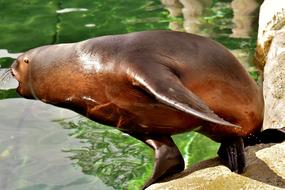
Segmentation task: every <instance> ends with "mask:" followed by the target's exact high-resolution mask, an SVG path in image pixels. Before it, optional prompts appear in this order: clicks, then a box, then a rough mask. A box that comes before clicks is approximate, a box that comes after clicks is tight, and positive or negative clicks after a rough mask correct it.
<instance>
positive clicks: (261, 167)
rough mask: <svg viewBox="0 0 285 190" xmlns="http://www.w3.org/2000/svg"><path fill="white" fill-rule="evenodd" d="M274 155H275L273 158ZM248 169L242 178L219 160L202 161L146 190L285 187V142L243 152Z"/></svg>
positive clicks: (262, 145)
mask: <svg viewBox="0 0 285 190" xmlns="http://www.w3.org/2000/svg"><path fill="white" fill-rule="evenodd" d="M272 155H274V156H272ZM246 157H247V164H248V166H247V168H246V171H245V173H243V174H242V175H239V174H236V173H234V172H231V171H230V170H229V169H228V168H227V167H225V166H223V165H221V163H220V160H219V159H218V158H215V159H211V160H207V161H202V162H200V163H198V164H196V165H194V166H192V167H190V168H189V169H187V170H185V171H183V172H182V173H179V174H177V175H175V176H172V177H170V178H168V179H165V181H166V182H161V183H157V184H154V185H152V186H150V187H148V188H147V190H162V189H165V190H166V189H167V190H192V189H193V190H194V189H195V190H204V189H207V190H217V189H219V190H229V189H254V190H255V189H258V190H260V189H264V190H275V189H276V190H278V189H280V190H281V189H284V188H285V160H284V157H285V142H283V143H281V144H275V145H274V144H260V145H257V146H253V147H248V148H247V149H246Z"/></svg>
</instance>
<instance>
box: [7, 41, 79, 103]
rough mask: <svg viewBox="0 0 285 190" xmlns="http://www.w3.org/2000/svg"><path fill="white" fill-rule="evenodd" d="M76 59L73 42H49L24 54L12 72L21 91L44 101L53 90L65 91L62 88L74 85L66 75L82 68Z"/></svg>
mask: <svg viewBox="0 0 285 190" xmlns="http://www.w3.org/2000/svg"><path fill="white" fill-rule="evenodd" d="M76 59H77V54H76V51H75V47H74V46H73V45H72V44H71V45H69V44H57V45H46V46H41V47H38V48H34V49H31V50H28V51H27V52H25V53H23V54H21V55H20V56H19V57H18V58H17V59H16V60H15V61H14V62H13V64H12V66H11V73H12V75H13V76H14V77H15V78H16V80H17V81H18V82H19V84H18V87H17V92H18V94H19V95H21V96H23V97H25V98H28V99H39V100H42V101H45V100H46V98H50V97H49V95H50V94H54V95H52V96H55V95H56V96H59V95H62V94H64V93H61V94H60V91H65V92H66V90H68V89H66V87H68V86H70V85H69V84H67V83H68V81H66V78H67V77H69V76H71V74H72V76H74V75H75V73H76V72H77V71H78V67H79V66H78V65H76V64H75V63H76V61H75V60H76ZM73 78H74V77H73Z"/></svg>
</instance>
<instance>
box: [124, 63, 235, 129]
mask: <svg viewBox="0 0 285 190" xmlns="http://www.w3.org/2000/svg"><path fill="white" fill-rule="evenodd" d="M127 72H128V73H127V74H128V75H129V78H130V79H131V80H132V83H133V85H136V86H140V87H142V88H143V89H145V90H146V91H147V92H148V93H150V94H151V95H152V96H154V97H155V98H156V99H157V100H158V101H159V102H161V103H163V104H166V105H168V106H171V107H172V108H175V109H178V110H180V111H183V112H185V113H188V114H191V115H194V116H196V117H198V118H201V119H203V120H206V121H209V122H213V123H217V124H220V125H225V126H230V127H239V126H238V125H234V124H232V123H230V122H227V121H225V120H223V119H222V118H220V117H219V116H218V115H216V114H215V113H214V112H213V111H212V110H211V109H210V108H209V107H208V106H207V105H206V104H205V103H204V102H203V101H202V100H201V99H200V98H199V97H197V96H196V95H195V94H194V93H192V92H191V91H190V90H189V89H187V88H186V87H185V86H184V85H183V84H182V83H181V81H180V80H179V78H178V76H176V75H175V74H174V73H173V72H172V70H171V69H170V68H168V67H167V66H165V65H162V64H156V65H151V66H149V67H147V66H145V65H142V64H140V65H136V64H135V65H134V66H133V67H132V68H128V69H127ZM209 93H211V92H209Z"/></svg>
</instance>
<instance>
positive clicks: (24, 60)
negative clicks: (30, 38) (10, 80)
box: [11, 52, 33, 99]
mask: <svg viewBox="0 0 285 190" xmlns="http://www.w3.org/2000/svg"><path fill="white" fill-rule="evenodd" d="M30 69H31V55H30V53H29V52H26V53H23V54H22V55H20V56H19V57H18V58H17V59H16V60H15V61H14V62H13V64H12V66H11V73H12V75H13V76H14V77H15V78H16V80H17V81H18V82H19V84H18V87H17V92H18V93H19V94H20V95H21V96H23V97H25V98H29V99H32V98H33V92H32V86H31V83H30Z"/></svg>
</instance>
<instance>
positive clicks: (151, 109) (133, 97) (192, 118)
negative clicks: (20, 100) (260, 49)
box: [11, 31, 263, 187]
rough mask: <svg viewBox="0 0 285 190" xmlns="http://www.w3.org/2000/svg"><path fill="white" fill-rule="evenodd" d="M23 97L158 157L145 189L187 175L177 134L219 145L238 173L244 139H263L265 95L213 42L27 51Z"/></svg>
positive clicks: (19, 65) (124, 39)
mask: <svg viewBox="0 0 285 190" xmlns="http://www.w3.org/2000/svg"><path fill="white" fill-rule="evenodd" d="M11 71H12V74H13V76H15V78H16V79H17V80H18V81H19V86H18V88H17V92H18V93H19V94H20V95H21V96H23V97H26V98H32V99H38V100H41V101H43V102H46V103H49V104H53V105H55V106H59V107H64V108H68V109H71V110H74V111H76V112H78V113H80V114H82V115H84V116H86V117H88V118H90V119H92V120H94V121H97V122H100V123H103V124H107V125H110V126H114V127H116V128H117V129H119V130H121V131H124V132H125V133H128V134H130V135H131V136H133V137H135V138H137V139H140V140H141V141H143V142H145V143H146V144H148V145H149V146H150V147H152V148H153V149H154V150H155V157H156V161H155V167H154V172H153V175H152V177H151V179H150V180H149V181H148V182H147V183H146V185H145V187H147V186H149V185H150V184H152V183H154V182H156V181H158V180H160V179H162V178H164V177H165V176H168V175H170V174H173V173H176V172H180V171H182V170H183V169H184V161H183V158H182V156H181V154H180V152H179V150H178V149H177V147H176V145H175V144H174V142H173V141H172V139H171V135H173V134H177V133H182V132H186V131H191V130H196V131H198V132H200V133H202V134H204V135H206V136H208V137H210V138H211V139H213V140H215V141H217V142H220V143H221V147H220V149H219V152H218V154H219V156H220V157H221V159H222V160H223V162H224V163H225V164H226V165H227V166H228V167H229V168H230V169H231V170H232V171H236V172H242V171H243V170H244V167H245V158H244V143H243V138H246V137H248V136H250V135H251V134H255V133H258V132H259V131H260V129H261V125H262V119H263V97H262V93H261V89H260V88H259V87H258V85H257V84H256V83H255V81H254V80H253V79H251V77H250V76H249V75H248V73H247V72H246V70H245V69H244V68H243V67H242V65H241V64H240V63H239V62H238V61H237V59H236V58H235V57H234V56H233V55H232V54H231V53H230V52H229V51H228V50H227V49H226V48H224V47H223V46H222V45H220V44H218V43H216V42H214V41H213V40H211V39H208V38H205V37H201V36H197V35H193V34H189V33H183V32H173V31H145V32H135V33H129V34H123V35H113V36H103V37H97V38H94V39H89V40H86V41H82V42H78V43H69V44H58V45H48V46H43V47H39V48H35V49H32V50H29V51H27V52H26V53H24V54H22V55H21V56H19V57H18V59H17V60H16V61H15V62H14V63H13V64H12V66H11Z"/></svg>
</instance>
